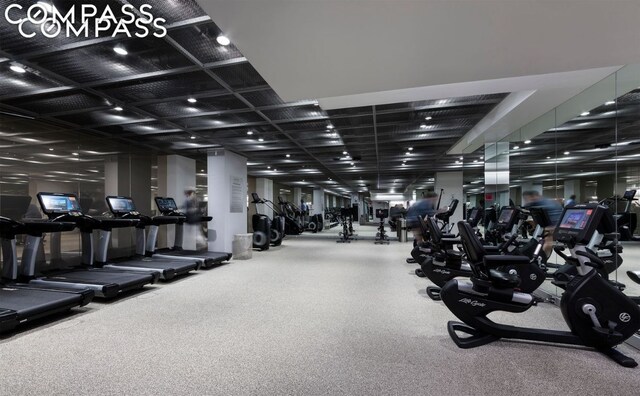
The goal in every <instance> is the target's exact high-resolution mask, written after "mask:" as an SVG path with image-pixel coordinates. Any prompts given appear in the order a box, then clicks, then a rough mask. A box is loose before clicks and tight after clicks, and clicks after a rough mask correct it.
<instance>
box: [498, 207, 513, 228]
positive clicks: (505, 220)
mask: <svg viewBox="0 0 640 396" xmlns="http://www.w3.org/2000/svg"><path fill="white" fill-rule="evenodd" d="M516 215H517V213H516V210H515V209H514V208H509V207H506V208H502V210H501V211H500V216H499V217H498V221H497V225H498V226H499V227H504V228H511V227H512V226H513V223H514V220H515V218H516Z"/></svg>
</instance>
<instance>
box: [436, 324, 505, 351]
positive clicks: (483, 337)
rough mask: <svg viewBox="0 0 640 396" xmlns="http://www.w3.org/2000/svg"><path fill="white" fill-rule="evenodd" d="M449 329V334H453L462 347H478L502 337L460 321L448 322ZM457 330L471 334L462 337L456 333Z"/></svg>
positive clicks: (455, 341)
mask: <svg viewBox="0 0 640 396" xmlns="http://www.w3.org/2000/svg"><path fill="white" fill-rule="evenodd" d="M447 331H448V332H449V336H451V339H452V340H453V342H454V343H455V344H456V345H457V346H458V348H461V349H470V348H476V347H479V346H482V345H487V344H490V343H492V342H494V341H496V340H499V339H500V337H496V336H494V335H491V334H486V333H483V332H481V331H480V330H478V329H475V328H473V327H471V326H467V325H466V324H464V323H460V322H452V321H450V322H448V323H447ZM457 331H459V332H461V333H465V334H469V337H464V338H463V337H460V336H459V335H458V334H457V333H456V332H457Z"/></svg>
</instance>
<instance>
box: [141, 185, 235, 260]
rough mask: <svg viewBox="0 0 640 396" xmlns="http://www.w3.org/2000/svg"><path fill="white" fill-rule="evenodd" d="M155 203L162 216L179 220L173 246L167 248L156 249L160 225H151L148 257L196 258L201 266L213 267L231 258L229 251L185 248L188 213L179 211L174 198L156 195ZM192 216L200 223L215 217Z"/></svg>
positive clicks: (148, 237) (176, 224)
mask: <svg viewBox="0 0 640 396" xmlns="http://www.w3.org/2000/svg"><path fill="white" fill-rule="evenodd" d="M155 203H156V206H157V207H158V211H159V212H160V214H161V215H162V216H169V217H175V218H177V220H178V222H177V223H175V231H174V240H173V246H172V247H170V248H166V249H156V242H157V240H158V230H159V225H156V224H152V225H150V226H149V233H148V234H147V246H146V253H145V255H146V256H147V257H158V258H165V259H172V260H183V261H187V262H192V261H193V260H196V262H197V263H198V264H199V265H200V268H211V267H214V266H217V265H221V264H223V263H224V262H225V261H229V260H231V253H227V252H210V251H206V250H186V249H183V248H182V241H183V239H184V224H185V223H186V222H187V215H186V214H184V213H182V212H180V211H178V205H176V201H175V200H174V199H173V198H170V197H156V198H155ZM191 218H195V219H196V221H197V222H199V223H205V222H209V221H211V220H212V219H213V218H212V217H211V216H191Z"/></svg>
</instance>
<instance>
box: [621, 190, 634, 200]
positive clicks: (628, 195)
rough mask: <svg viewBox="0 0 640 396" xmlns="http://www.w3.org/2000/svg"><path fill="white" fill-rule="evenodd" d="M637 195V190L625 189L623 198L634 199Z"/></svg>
mask: <svg viewBox="0 0 640 396" xmlns="http://www.w3.org/2000/svg"><path fill="white" fill-rule="evenodd" d="M635 196H636V190H629V191H625V192H624V195H623V196H622V199H624V200H626V201H632V200H633V197H635Z"/></svg>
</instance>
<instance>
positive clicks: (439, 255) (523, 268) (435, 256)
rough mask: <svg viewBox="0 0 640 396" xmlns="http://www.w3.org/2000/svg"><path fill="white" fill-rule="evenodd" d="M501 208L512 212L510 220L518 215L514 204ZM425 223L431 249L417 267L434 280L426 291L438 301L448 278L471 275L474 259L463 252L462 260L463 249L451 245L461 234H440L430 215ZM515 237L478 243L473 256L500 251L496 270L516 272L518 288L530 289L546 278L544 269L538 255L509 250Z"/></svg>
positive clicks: (536, 286) (482, 255)
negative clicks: (427, 228)
mask: <svg viewBox="0 0 640 396" xmlns="http://www.w3.org/2000/svg"><path fill="white" fill-rule="evenodd" d="M503 210H508V211H509V212H510V213H511V216H512V217H513V218H512V219H511V220H509V221H514V220H515V219H516V218H517V217H518V213H517V209H515V208H504V209H503ZM465 224H466V225H468V226H469V227H470V229H471V230H473V227H472V226H471V225H470V224H469V223H467V222H465ZM427 226H428V227H429V232H430V236H431V242H432V249H433V252H432V254H431V256H428V257H427V258H426V259H424V260H423V261H422V262H421V266H420V270H421V272H422V274H424V276H426V277H427V278H429V280H430V281H432V282H433V283H435V284H436V286H428V287H427V295H428V296H429V297H430V298H431V299H432V300H435V301H439V300H440V292H441V288H442V287H443V286H444V285H445V284H446V283H447V282H449V281H450V280H451V279H453V278H456V277H467V278H469V277H472V276H473V271H472V265H473V264H474V263H473V262H471V260H472V258H471V256H469V255H466V260H465V259H464V258H463V253H462V252H460V251H456V250H454V249H453V247H454V246H455V245H457V244H459V243H461V239H460V238H455V237H454V236H453V235H451V234H442V231H441V230H440V229H439V227H438V224H437V222H436V220H435V219H434V218H432V217H430V218H428V219H427ZM474 236H475V232H474ZM516 237H517V235H511V237H510V238H509V239H508V240H505V241H504V242H503V243H502V244H501V245H499V246H483V245H482V244H480V245H479V246H480V248H481V249H478V252H477V254H476V256H477V257H476V260H482V259H483V258H484V257H485V256H489V255H493V256H495V255H502V256H499V257H503V258H504V259H502V264H501V265H500V266H499V270H500V271H503V272H506V273H509V274H515V275H517V276H519V277H520V279H521V280H522V281H521V282H520V284H519V285H518V290H519V291H522V292H525V293H531V292H533V291H534V290H536V289H537V288H538V287H540V285H541V284H542V283H543V282H544V280H545V278H546V277H545V272H544V270H543V269H542V268H540V266H539V265H538V263H537V256H534V257H533V258H529V257H527V256H522V255H513V254H510V253H509V249H510V247H511V246H512V245H513V243H514V241H515V239H516ZM542 243H543V242H540V246H539V248H538V251H540V250H541V249H542ZM465 253H466V251H465ZM507 255H508V256H507ZM507 258H508V259H507ZM416 274H418V270H416Z"/></svg>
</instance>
